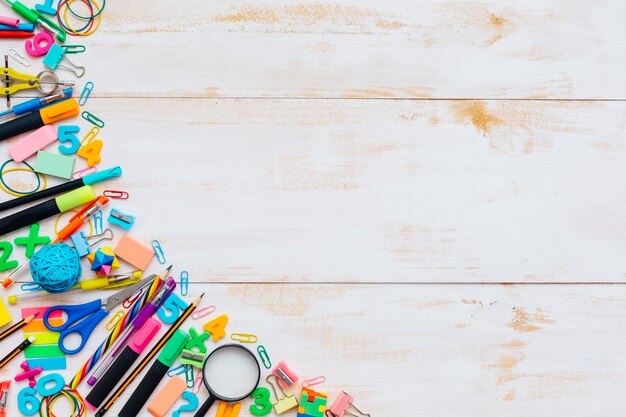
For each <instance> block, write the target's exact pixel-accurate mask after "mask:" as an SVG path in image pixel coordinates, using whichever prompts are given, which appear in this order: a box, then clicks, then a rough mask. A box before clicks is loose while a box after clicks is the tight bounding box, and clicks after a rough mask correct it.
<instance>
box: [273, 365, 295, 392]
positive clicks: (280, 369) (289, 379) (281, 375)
mask: <svg viewBox="0 0 626 417" xmlns="http://www.w3.org/2000/svg"><path fill="white" fill-rule="evenodd" d="M272 374H274V376H275V377H276V380H277V381H278V383H279V384H280V386H281V387H282V388H289V387H291V386H292V385H293V384H294V383H295V382H296V381H297V380H298V375H296V373H295V372H294V371H292V370H291V369H289V367H288V366H287V364H286V363H285V361H280V362H278V365H276V367H275V368H274V369H272Z"/></svg>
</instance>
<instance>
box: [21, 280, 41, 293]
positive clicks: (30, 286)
mask: <svg viewBox="0 0 626 417" xmlns="http://www.w3.org/2000/svg"><path fill="white" fill-rule="evenodd" d="M20 288H21V289H22V291H38V290H40V289H41V285H39V284H37V283H36V282H27V283H25V284H22V285H20Z"/></svg>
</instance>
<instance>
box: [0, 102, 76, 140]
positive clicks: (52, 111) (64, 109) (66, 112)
mask: <svg viewBox="0 0 626 417" xmlns="http://www.w3.org/2000/svg"><path fill="white" fill-rule="evenodd" d="M79 111H80V107H79V106H78V102H77V101H76V99H74V98H70V99H67V100H63V101H61V102H58V103H55V104H52V105H50V106H47V107H44V108H42V109H39V110H36V111H34V112H32V113H28V114H25V115H23V116H20V117H17V118H15V119H12V120H9V121H8V122H5V123H2V124H0V140H4V139H9V138H12V137H13V136H15V135H19V134H20V133H24V132H28V131H30V130H34V129H39V128H40V127H42V126H43V125H49V124H50V123H54V122H58V121H59V120H63V119H67V118H68V117H72V116H76V115H78V112H79Z"/></svg>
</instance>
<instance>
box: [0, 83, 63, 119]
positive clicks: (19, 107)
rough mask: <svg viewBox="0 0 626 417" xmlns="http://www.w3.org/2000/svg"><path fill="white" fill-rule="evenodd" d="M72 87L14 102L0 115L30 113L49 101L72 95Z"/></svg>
mask: <svg viewBox="0 0 626 417" xmlns="http://www.w3.org/2000/svg"><path fill="white" fill-rule="evenodd" d="M72 93H73V89H72V87H67V88H65V89H63V90H62V91H59V92H58V93H54V94H50V95H49V96H46V97H36V98H33V99H30V100H27V101H25V102H23V103H20V104H16V105H15V106H13V107H11V108H10V109H9V110H6V111H3V112H2V113H0V117H5V116H8V115H14V116H19V115H20V114H24V113H30V112H32V111H35V110H39V109H40V108H42V107H44V106H47V105H48V104H50V103H54V102H55V101H59V100H65V99H66V98H70V97H72Z"/></svg>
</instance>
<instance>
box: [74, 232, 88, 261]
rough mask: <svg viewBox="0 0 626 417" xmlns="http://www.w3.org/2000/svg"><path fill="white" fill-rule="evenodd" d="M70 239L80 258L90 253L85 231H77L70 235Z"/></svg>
mask: <svg viewBox="0 0 626 417" xmlns="http://www.w3.org/2000/svg"><path fill="white" fill-rule="evenodd" d="M70 239H72V243H73V244H74V250H75V251H76V253H78V257H79V258H82V257H83V256H85V255H89V254H90V253H91V248H90V247H89V242H88V241H87V238H86V237H85V233H83V232H77V233H74V234H73V235H72V236H70Z"/></svg>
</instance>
